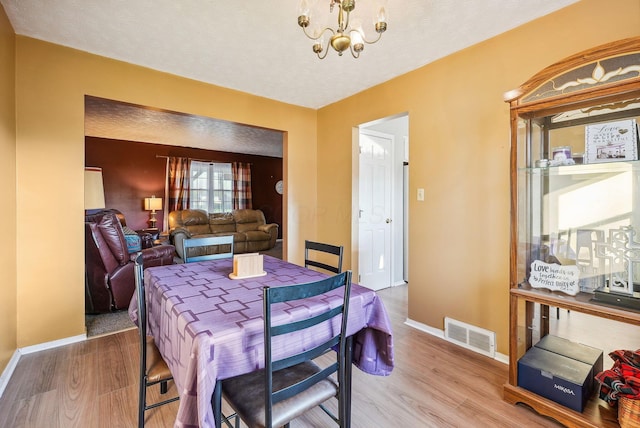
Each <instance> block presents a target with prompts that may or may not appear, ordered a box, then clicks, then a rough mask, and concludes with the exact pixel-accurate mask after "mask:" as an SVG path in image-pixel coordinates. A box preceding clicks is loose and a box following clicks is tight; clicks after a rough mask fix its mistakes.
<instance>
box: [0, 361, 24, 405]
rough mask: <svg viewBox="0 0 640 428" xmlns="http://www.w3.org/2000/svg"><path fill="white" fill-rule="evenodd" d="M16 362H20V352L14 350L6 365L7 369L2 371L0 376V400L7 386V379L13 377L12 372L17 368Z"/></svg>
mask: <svg viewBox="0 0 640 428" xmlns="http://www.w3.org/2000/svg"><path fill="white" fill-rule="evenodd" d="M18 361H20V351H19V350H18V349H16V350H15V351H14V352H13V355H12V356H11V359H10V360H9V364H7V367H5V368H4V370H3V371H2V375H0V398H2V394H3V393H4V390H5V388H6V387H7V385H8V384H9V379H11V375H13V372H14V371H15V369H16V367H17V366H18Z"/></svg>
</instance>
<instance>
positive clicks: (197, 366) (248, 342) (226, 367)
mask: <svg viewBox="0 0 640 428" xmlns="http://www.w3.org/2000/svg"><path fill="white" fill-rule="evenodd" d="M232 262H233V260H232V259H230V258H229V259H221V260H213V261H206V262H200V263H189V264H179V265H169V266H159V267H152V268H148V269H146V270H145V275H144V281H145V287H146V297H147V312H148V316H147V324H148V327H147V334H148V335H150V336H153V337H154V338H155V342H156V345H157V346H158V349H159V350H160V353H161V354H162V356H163V357H164V359H165V360H166V362H167V364H168V365H169V368H170V369H171V373H172V374H173V376H174V380H175V383H176V386H177V389H178V391H179V394H180V407H179V410H178V416H177V419H176V422H175V426H176V427H197V426H200V427H209V426H211V427H213V426H215V421H214V418H213V412H212V409H211V396H212V394H213V389H214V387H215V384H216V381H217V380H218V379H226V378H229V377H234V376H238V375H241V374H244V373H249V372H251V371H254V370H258V369H260V368H262V366H263V365H264V364H263V363H264V357H263V321H262V287H264V286H265V285H268V286H278V285H291V284H302V283H306V282H312V281H317V280H319V279H322V278H325V277H326V275H324V274H322V273H319V272H316V271H312V270H309V269H306V268H304V267H301V266H297V265H294V264H291V263H288V262H285V261H282V260H279V259H276V258H273V257H269V256H264V270H265V271H266V272H267V275H266V276H262V277H257V278H247V279H235V280H232V279H229V273H231V272H232V271H233V267H232V264H233V263H232ZM341 295H342V293H341V292H340V290H338V291H337V292H334V293H331V294H328V295H326V296H320V297H318V298H317V299H314V300H313V301H312V303H309V302H308V301H305V302H306V304H305V305H302V304H298V303H297V302H292V303H291V304H286V303H283V304H281V305H282V308H281V309H282V310H281V311H280V310H278V311H277V313H276V314H274V320H273V321H274V323H277V321H278V319H284V318H287V319H288V318H293V319H304V318H308V317H309V316H310V315H311V314H312V313H313V311H314V308H317V307H324V306H326V305H334V306H336V305H338V304H339V303H340V302H341V299H342V297H341ZM137 315H138V314H137V298H136V296H135V294H134V296H133V299H132V301H131V304H130V306H129V316H130V317H131V319H132V320H133V321H134V322H137V319H138V316H137ZM318 327H319V329H316V330H314V331H313V332H312V333H311V332H309V333H308V334H301V335H300V338H299V339H300V340H291V339H289V340H288V341H287V342H286V343H278V342H274V353H275V355H274V357H276V358H279V357H280V356H286V355H290V354H292V353H294V352H298V351H299V350H301V349H304V348H308V347H310V346H313V345H314V344H315V343H318V342H320V341H322V340H324V339H323V338H322V335H323V333H324V334H330V331H331V329H332V328H339V326H330V325H328V324H327V325H321V326H318ZM348 332H349V335H354V341H353V342H354V344H353V362H354V364H355V365H356V366H357V367H358V368H360V369H361V370H363V371H364V372H366V373H370V374H374V375H381V376H386V375H388V374H390V373H391V370H392V369H393V342H392V337H391V324H390V322H389V319H388V316H387V313H386V310H385V308H384V305H383V303H382V301H381V300H380V299H379V298H378V296H377V295H376V294H375V292H374V291H372V290H369V289H367V288H364V287H361V286H359V285H357V284H353V286H352V291H351V298H350V300H349V322H348Z"/></svg>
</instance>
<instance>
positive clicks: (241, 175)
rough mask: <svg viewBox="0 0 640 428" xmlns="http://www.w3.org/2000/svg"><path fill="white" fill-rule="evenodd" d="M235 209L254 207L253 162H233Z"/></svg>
mask: <svg viewBox="0 0 640 428" xmlns="http://www.w3.org/2000/svg"><path fill="white" fill-rule="evenodd" d="M231 172H232V173H233V209H234V210H239V209H245V208H246V209H252V208H253V206H252V196H251V164H250V163H243V162H233V163H232V164H231Z"/></svg>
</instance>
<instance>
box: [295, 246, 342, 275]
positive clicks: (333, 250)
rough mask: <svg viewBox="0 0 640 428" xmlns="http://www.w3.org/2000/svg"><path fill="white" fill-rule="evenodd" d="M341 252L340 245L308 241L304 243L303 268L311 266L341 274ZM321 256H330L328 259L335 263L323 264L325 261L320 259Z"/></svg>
mask: <svg viewBox="0 0 640 428" xmlns="http://www.w3.org/2000/svg"><path fill="white" fill-rule="evenodd" d="M343 251H344V249H343V247H342V245H340V246H337V245H331V244H323V243H321V242H314V241H308V240H307V241H304V267H309V266H313V267H316V268H320V269H323V270H326V271H328V272H332V273H340V272H342V253H343ZM322 254H330V255H331V256H330V258H332V260H334V261H335V264H328V263H325V262H324V260H325V259H321V258H320V257H322ZM333 256H335V257H333ZM327 261H328V260H327Z"/></svg>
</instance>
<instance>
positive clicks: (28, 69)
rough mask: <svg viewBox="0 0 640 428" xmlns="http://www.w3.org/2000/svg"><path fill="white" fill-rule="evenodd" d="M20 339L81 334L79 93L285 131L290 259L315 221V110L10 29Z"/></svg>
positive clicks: (33, 341)
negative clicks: (14, 50) (13, 54)
mask: <svg viewBox="0 0 640 428" xmlns="http://www.w3.org/2000/svg"><path fill="white" fill-rule="evenodd" d="M16 76H17V78H16V98H17V109H16V111H17V183H18V189H19V190H18V196H17V217H18V218H19V219H20V220H19V222H18V227H17V233H18V235H17V236H18V242H19V245H18V249H17V270H18V272H19V275H18V288H17V291H18V304H17V313H18V325H17V343H18V346H19V347H22V346H27V345H33V344H37V343H42V342H48V341H52V340H56V339H61V338H65V337H71V336H75V335H79V334H82V333H84V282H83V278H84V229H83V226H82V225H83V167H84V123H83V120H84V95H85V94H89V95H93V96H98V97H103V98H110V99H115V100H120V101H125V102H129V103H135V104H141V105H145V106H152V107H156V108H162V109H168V110H173V111H179V112H185V113H192V114H198V115H203V116H210V117H215V118H219V119H224V120H229V121H234V122H241V123H247V124H252V125H257V126H262V127H266V128H273V129H279V130H284V131H287V133H288V135H287V142H286V144H285V153H286V155H285V159H284V165H285V169H286V172H285V183H286V193H285V195H286V196H287V197H288V201H289V202H288V205H287V207H285V209H286V210H285V219H284V223H285V230H286V231H287V233H288V235H287V236H285V239H287V240H288V250H289V251H290V253H291V254H292V256H293V257H291V260H293V261H296V262H301V261H302V252H301V251H300V248H299V247H300V243H301V242H303V240H304V237H305V236H307V231H309V230H311V231H314V232H315V230H316V223H315V218H314V217H313V216H309V215H306V213H308V212H313V210H314V207H315V204H316V196H315V195H316V174H315V173H314V171H315V170H316V157H315V153H316V135H315V130H316V112H315V111H314V110H311V109H306V108H301V107H295V106H292V105H288V104H283V103H280V102H276V101H272V100H267V99H265V98H259V97H255V96H251V95H248V94H244V93H240V92H237V91H232V90H229V89H224V88H219V87H214V86H212V85H207V84H204V83H199V82H195V81H192V80H188V79H184V78H179V77H176V76H172V75H169V74H165V73H160V72H156V71H152V70H149V69H145V68H142V67H137V66H133V65H130V64H126V63H122V62H118V61H114V60H110V59H106V58H103V57H98V56H95V55H90V54H87V53H84V52H80V51H77V50H73V49H69V48H65V47H61V46H57V45H53V44H49V43H45V42H42V41H38V40H34V39H31V38H26V37H22V36H18V37H17V69H16Z"/></svg>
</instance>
